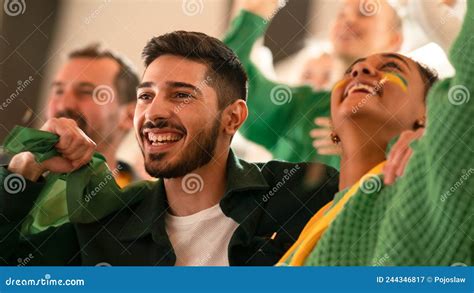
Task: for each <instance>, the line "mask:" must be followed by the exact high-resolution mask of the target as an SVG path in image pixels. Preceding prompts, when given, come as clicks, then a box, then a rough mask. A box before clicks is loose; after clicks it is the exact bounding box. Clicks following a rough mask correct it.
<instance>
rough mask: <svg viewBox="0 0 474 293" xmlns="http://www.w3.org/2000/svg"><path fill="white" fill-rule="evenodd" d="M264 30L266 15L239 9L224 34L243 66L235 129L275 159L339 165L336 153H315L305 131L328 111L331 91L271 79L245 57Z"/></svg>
mask: <svg viewBox="0 0 474 293" xmlns="http://www.w3.org/2000/svg"><path fill="white" fill-rule="evenodd" d="M266 29H267V21H265V19H263V18H261V17H259V16H257V15H255V14H253V13H251V12H248V11H245V10H242V11H241V12H240V14H239V15H238V16H237V17H236V18H235V19H234V20H233V22H232V25H231V28H230V30H229V31H228V33H227V35H226V36H225V38H224V43H225V44H226V45H227V46H229V47H230V48H231V49H232V50H233V51H234V52H235V53H236V54H237V56H238V57H239V59H240V61H241V62H242V64H243V65H244V67H245V70H246V72H247V75H248V80H249V83H248V101H247V104H248V107H249V116H248V118H247V121H246V122H245V124H244V125H243V126H242V127H241V129H240V132H241V133H242V135H244V136H245V137H246V138H248V139H250V140H252V141H254V142H256V143H258V144H261V145H263V146H264V147H265V148H267V149H268V150H270V151H271V152H272V154H273V156H274V157H275V158H276V159H281V160H287V161H290V162H302V161H319V162H322V163H325V164H327V165H330V166H332V167H334V168H336V169H339V156H327V155H319V154H318V153H317V151H316V150H315V149H314V147H313V145H312V143H313V139H312V138H311V137H310V135H309V132H310V131H311V130H312V129H314V128H316V126H315V124H314V119H315V118H316V117H328V116H330V114H331V113H330V97H331V93H330V92H325V91H320V92H315V91H313V89H312V88H311V87H310V86H299V87H290V86H287V85H284V84H279V83H276V82H273V81H271V80H269V79H267V78H266V77H265V76H264V75H263V74H262V73H261V72H260V71H259V69H258V68H257V67H256V66H255V64H253V63H252V61H251V60H250V52H251V51H252V47H253V45H254V44H255V42H256V41H257V40H258V39H259V38H260V37H262V36H263V35H264V33H265V30H266Z"/></svg>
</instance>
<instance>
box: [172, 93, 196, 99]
mask: <svg viewBox="0 0 474 293" xmlns="http://www.w3.org/2000/svg"><path fill="white" fill-rule="evenodd" d="M174 96H175V98H178V99H190V98H193V95H191V94H188V93H181V92H180V93H176V94H175V95H174Z"/></svg>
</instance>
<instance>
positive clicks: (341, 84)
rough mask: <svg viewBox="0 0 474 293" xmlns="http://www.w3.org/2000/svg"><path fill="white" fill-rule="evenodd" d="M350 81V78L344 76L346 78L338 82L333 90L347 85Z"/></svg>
mask: <svg viewBox="0 0 474 293" xmlns="http://www.w3.org/2000/svg"><path fill="white" fill-rule="evenodd" d="M348 81H349V80H348V79H347V78H344V79H342V80H340V81H338V82H336V84H335V85H334V86H333V87H332V90H333V91H334V90H336V89H338V88H340V87H343V86H345V85H346V84H347V82H348Z"/></svg>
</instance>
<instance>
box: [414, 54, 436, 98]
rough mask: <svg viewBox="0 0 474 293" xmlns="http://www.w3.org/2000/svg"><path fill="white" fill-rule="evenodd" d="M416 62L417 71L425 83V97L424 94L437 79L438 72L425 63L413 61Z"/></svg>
mask: <svg viewBox="0 0 474 293" xmlns="http://www.w3.org/2000/svg"><path fill="white" fill-rule="evenodd" d="M414 62H415V63H416V66H417V68H418V72H419V73H420V75H421V79H422V80H423V82H424V84H425V98H426V95H427V94H428V91H429V90H430V88H431V87H432V86H433V84H435V82H437V81H438V80H439V77H438V72H436V70H434V69H433V68H430V67H428V66H427V65H425V64H423V63H420V62H418V61H414Z"/></svg>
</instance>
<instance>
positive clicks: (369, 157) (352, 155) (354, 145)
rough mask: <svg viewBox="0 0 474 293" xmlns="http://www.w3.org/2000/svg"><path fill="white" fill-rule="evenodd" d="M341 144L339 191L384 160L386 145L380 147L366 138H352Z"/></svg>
mask: <svg viewBox="0 0 474 293" xmlns="http://www.w3.org/2000/svg"><path fill="white" fill-rule="evenodd" d="M345 141H346V143H342V157H341V169H340V176H339V190H343V189H345V188H347V187H350V186H352V185H353V184H355V183H356V182H357V181H358V180H359V179H360V178H362V176H364V175H365V174H366V173H367V172H368V171H370V169H372V168H373V167H375V166H376V165H377V164H379V163H380V162H383V161H384V160H385V159H386V158H385V149H386V145H385V146H383V145H380V144H377V143H376V142H374V141H373V140H371V139H367V138H365V137H364V138H360V139H357V138H352V139H351V140H345Z"/></svg>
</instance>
